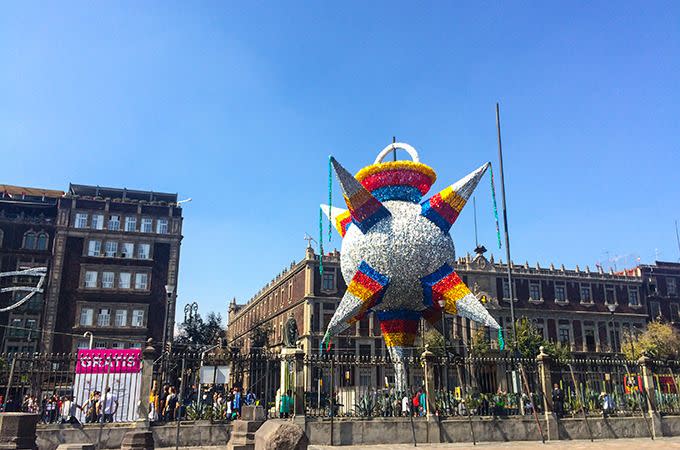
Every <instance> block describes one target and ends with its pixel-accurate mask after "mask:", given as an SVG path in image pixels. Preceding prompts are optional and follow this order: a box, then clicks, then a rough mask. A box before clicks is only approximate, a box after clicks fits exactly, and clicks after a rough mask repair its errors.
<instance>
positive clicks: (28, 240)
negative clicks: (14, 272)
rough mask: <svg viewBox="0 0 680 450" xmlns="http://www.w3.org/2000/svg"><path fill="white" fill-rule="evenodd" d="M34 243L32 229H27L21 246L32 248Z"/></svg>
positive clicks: (34, 237) (34, 238)
mask: <svg viewBox="0 0 680 450" xmlns="http://www.w3.org/2000/svg"><path fill="white" fill-rule="evenodd" d="M35 244H36V236H35V233H34V232H33V231H27V232H26V233H25V234H24V245H23V248H28V249H34V248H35Z"/></svg>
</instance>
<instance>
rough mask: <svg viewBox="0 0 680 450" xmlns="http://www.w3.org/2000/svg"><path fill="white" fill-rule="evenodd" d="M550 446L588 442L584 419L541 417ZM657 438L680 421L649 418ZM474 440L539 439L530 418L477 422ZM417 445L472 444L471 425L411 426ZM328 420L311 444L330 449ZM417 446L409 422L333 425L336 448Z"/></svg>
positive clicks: (677, 428) (603, 421) (618, 432)
mask: <svg viewBox="0 0 680 450" xmlns="http://www.w3.org/2000/svg"><path fill="white" fill-rule="evenodd" d="M540 423H541V428H542V431H543V436H545V438H546V440H558V439H561V440H570V439H590V433H589V431H588V426H587V425H586V422H585V421H584V420H583V418H573V419H571V418H570V419H561V420H559V421H556V420H555V419H554V418H553V417H552V416H551V417H550V418H549V419H548V420H546V418H545V416H541V417H540ZM648 423H649V427H651V428H652V431H653V433H654V434H655V436H659V437H660V436H680V416H666V417H659V416H656V417H654V418H653V419H652V418H648ZM588 425H590V432H592V435H593V438H594V439H617V438H631V437H649V436H650V431H649V428H648V427H647V425H646V423H645V420H644V419H643V418H642V417H641V416H636V417H610V418H602V417H589V418H588ZM472 427H473V429H474V434H475V439H476V440H477V441H486V442H503V441H539V440H540V439H541V438H540V434H539V431H538V428H537V426H536V422H535V421H534V419H533V418H532V417H529V416H527V417H511V418H491V417H481V418H480V417H473V418H472ZM413 429H414V430H415V436H416V441H417V442H420V443H428V442H429V443H439V442H471V441H472V436H471V433H470V423H469V422H468V420H467V419H445V420H442V421H441V422H440V421H438V420H436V419H435V420H430V421H428V420H425V419H422V418H418V419H415V420H414V421H413ZM330 431H331V425H330V419H308V420H307V423H306V424H305V432H306V434H307V436H308V437H309V442H310V444H313V445H314V444H316V445H330V443H331V442H330ZM412 442H413V431H412V428H411V421H410V420H409V419H408V418H374V419H367V420H350V419H342V418H339V419H336V420H335V421H334V424H333V444H334V445H371V444H410V443H412Z"/></svg>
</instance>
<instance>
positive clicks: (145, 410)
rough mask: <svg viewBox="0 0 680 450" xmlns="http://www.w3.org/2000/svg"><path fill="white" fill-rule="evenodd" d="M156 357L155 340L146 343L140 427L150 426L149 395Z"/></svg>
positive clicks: (140, 390)
mask: <svg viewBox="0 0 680 450" xmlns="http://www.w3.org/2000/svg"><path fill="white" fill-rule="evenodd" d="M155 357H156V349H155V348H154V346H153V339H152V338H149V339H148V340H147V341H146V347H145V348H144V350H142V380H141V383H140V385H139V406H138V407H137V414H138V415H139V417H138V418H137V421H138V423H139V425H141V426H144V427H148V426H149V393H150V392H151V386H152V383H153V363H154V360H155Z"/></svg>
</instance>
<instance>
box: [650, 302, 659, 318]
mask: <svg viewBox="0 0 680 450" xmlns="http://www.w3.org/2000/svg"><path fill="white" fill-rule="evenodd" d="M649 312H650V314H651V316H652V320H657V319H658V318H660V317H661V306H660V305H659V302H649Z"/></svg>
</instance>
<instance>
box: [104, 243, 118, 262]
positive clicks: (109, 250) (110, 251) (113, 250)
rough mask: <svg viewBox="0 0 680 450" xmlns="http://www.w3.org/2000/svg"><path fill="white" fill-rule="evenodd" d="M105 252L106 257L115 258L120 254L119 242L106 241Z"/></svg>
mask: <svg viewBox="0 0 680 450" xmlns="http://www.w3.org/2000/svg"><path fill="white" fill-rule="evenodd" d="M104 252H105V253H106V256H108V257H109V258H115V257H116V255H117V254H118V242H116V241H106V245H105V247H104Z"/></svg>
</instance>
